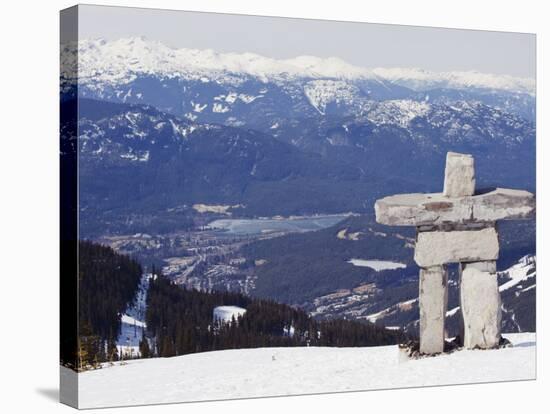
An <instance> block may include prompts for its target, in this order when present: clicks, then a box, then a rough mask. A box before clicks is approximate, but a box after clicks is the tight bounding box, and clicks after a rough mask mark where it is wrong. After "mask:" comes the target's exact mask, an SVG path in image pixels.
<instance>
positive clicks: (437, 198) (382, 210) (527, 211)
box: [374, 188, 535, 226]
mask: <svg viewBox="0 0 550 414" xmlns="http://www.w3.org/2000/svg"><path fill="white" fill-rule="evenodd" d="M374 210H375V213H376V221H377V222H379V223H381V224H387V225H391V226H422V225H439V224H447V223H458V224H460V223H464V224H468V223H482V222H494V221H497V220H506V219H522V218H527V217H529V216H531V215H533V214H534V212H535V196H534V195H533V194H532V193H530V192H528V191H523V190H512V189H505V188H497V189H495V190H494V191H491V192H488V193H485V194H479V195H474V196H471V197H456V198H453V197H447V196H445V195H444V194H442V193H432V194H421V193H414V194H399V195H394V196H390V197H385V198H382V199H380V200H377V201H376V203H375V205H374Z"/></svg>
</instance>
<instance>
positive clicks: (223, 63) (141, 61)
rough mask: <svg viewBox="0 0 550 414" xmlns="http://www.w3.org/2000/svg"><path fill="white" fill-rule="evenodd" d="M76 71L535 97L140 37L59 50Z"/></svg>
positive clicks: (100, 77)
mask: <svg viewBox="0 0 550 414" xmlns="http://www.w3.org/2000/svg"><path fill="white" fill-rule="evenodd" d="M77 50H78V63H79V66H78V71H79V74H80V79H81V80H82V81H86V80H88V79H89V80H93V81H94V82H106V83H110V84H114V83H128V82H131V81H132V80H134V79H135V77H136V74H149V75H156V76H161V77H170V78H172V77H182V78H186V79H196V80H199V81H203V82H208V81H211V80H215V81H218V82H224V83H237V84H238V83H240V82H241V81H242V79H238V78H237V77H235V74H242V75H247V76H252V77H255V78H257V79H260V80H262V81H263V82H268V81H274V80H284V79H291V78H337V79H348V80H357V79H370V80H380V81H382V80H388V81H391V82H395V83H397V84H399V85H402V86H406V87H408V88H411V89H414V90H426V89H433V88H441V87H446V88H456V89H466V88H472V87H474V88H487V89H497V90H505V91H513V92H521V93H529V94H534V93H535V80H534V79H530V78H517V77H512V76H506V75H494V74H486V73H479V72H473V71H471V72H431V71H426V70H422V69H416V68H376V69H374V70H371V69H368V68H364V67H359V66H354V65H352V64H350V63H347V62H345V61H343V60H342V59H340V58H336V57H329V58H319V57H315V56H298V57H295V58H291V59H272V58H268V57H265V56H261V55H258V54H254V53H241V54H238V53H218V52H216V51H214V50H211V49H205V50H199V49H185V48H181V49H172V48H170V47H168V46H166V45H164V44H162V43H161V42H158V41H149V40H146V39H145V38H143V37H134V38H121V39H116V40H105V39H85V40H82V41H80V42H79V43H78V46H77V47H76V45H74V44H68V45H65V46H64V48H63V49H62V65H61V67H62V68H64V71H65V72H64V73H63V74H62V76H63V77H64V78H66V79H71V78H73V77H74V75H75V73H76V60H77V59H76V56H77V53H76V51H77Z"/></svg>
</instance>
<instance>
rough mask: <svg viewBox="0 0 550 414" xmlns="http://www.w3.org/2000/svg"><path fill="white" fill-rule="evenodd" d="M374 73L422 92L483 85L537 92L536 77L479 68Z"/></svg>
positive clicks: (484, 86)
mask: <svg viewBox="0 0 550 414" xmlns="http://www.w3.org/2000/svg"><path fill="white" fill-rule="evenodd" d="M373 73H374V74H376V75H378V76H379V77H380V78H382V79H386V80H389V81H392V82H395V83H397V84H398V85H401V86H405V87H407V88H410V89H413V90H416V91H421V90H428V89H436V88H453V89H468V88H483V89H497V90H503V91H508V92H521V93H527V94H530V95H534V94H535V87H536V84H535V79H531V78H518V77H513V76H509V75H494V74H490V73H480V72H476V71H467V72H433V71H428V70H423V69H418V68H376V69H373Z"/></svg>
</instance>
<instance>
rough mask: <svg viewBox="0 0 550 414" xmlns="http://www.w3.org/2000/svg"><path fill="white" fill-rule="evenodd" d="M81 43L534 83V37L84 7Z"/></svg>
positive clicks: (80, 22)
mask: <svg viewBox="0 0 550 414" xmlns="http://www.w3.org/2000/svg"><path fill="white" fill-rule="evenodd" d="M79 32H80V36H81V37H82V38H86V37H103V38H106V39H117V38H120V37H128V36H145V37H146V38H148V39H151V40H159V41H161V42H163V43H165V44H166V45H168V46H171V47H176V48H179V47H186V48H196V49H214V50H216V51H218V52H239V53H240V52H253V53H258V54H260V55H264V56H269V57H273V58H291V57H295V56H299V55H314V56H319V57H330V56H336V57H339V58H341V59H343V60H345V61H347V62H349V63H352V64H354V65H357V66H363V67H397V66H399V67H418V68H423V69H428V70H434V71H447V70H477V71H480V72H487V73H496V74H507V75H513V76H521V77H532V78H534V77H535V68H536V61H535V56H536V46H535V35H533V34H522V33H508V32H489V31H477V30H457V29H438V28H429V27H420V26H398V25H385V24H370V23H350V22H333V21H323V20H306V19H288V18H275V17H257V16H242V15H229V14H214V13H197V12H183V11H172V10H155V9H140V8H125V7H107V6H91V5H90V6H80V18H79Z"/></svg>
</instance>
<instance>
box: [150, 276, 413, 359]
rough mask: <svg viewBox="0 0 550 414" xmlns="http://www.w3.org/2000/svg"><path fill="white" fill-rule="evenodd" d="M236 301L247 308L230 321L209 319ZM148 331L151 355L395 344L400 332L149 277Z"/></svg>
mask: <svg viewBox="0 0 550 414" xmlns="http://www.w3.org/2000/svg"><path fill="white" fill-rule="evenodd" d="M220 305H236V306H240V307H243V308H245V309H246V313H245V314H244V315H242V316H240V317H238V318H237V319H236V320H233V321H232V322H231V323H224V324H218V323H213V321H212V314H213V310H214V308H215V307H216V306H220ZM147 334H148V335H149V336H150V338H153V339H154V340H153V341H152V342H153V343H154V344H156V345H155V346H154V347H153V348H154V349H151V350H150V351H151V354H152V355H155V356H162V357H169V356H175V355H182V354H188V353H193V352H204V351H213V350H219V349H237V348H257V347H266V346H268V347H288V346H306V345H311V346H340V347H344V346H375V345H389V344H395V343H397V342H398V341H399V340H400V339H402V337H401V335H400V334H399V333H395V332H391V331H388V330H385V329H383V328H379V327H376V326H375V325H373V324H370V323H361V322H352V321H346V320H331V321H315V320H314V319H313V318H311V317H309V316H308V314H307V313H306V312H304V311H302V310H299V309H295V308H292V307H290V306H288V305H283V304H279V303H276V302H274V301H271V300H261V299H252V298H250V297H247V296H244V295H241V294H237V293H228V292H199V291H196V290H186V289H184V288H181V287H180V286H177V285H174V284H173V283H172V282H170V280H168V279H167V278H166V277H163V276H162V275H158V276H156V277H154V279H153V280H152V281H151V283H150V287H149V294H148V297H147Z"/></svg>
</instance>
